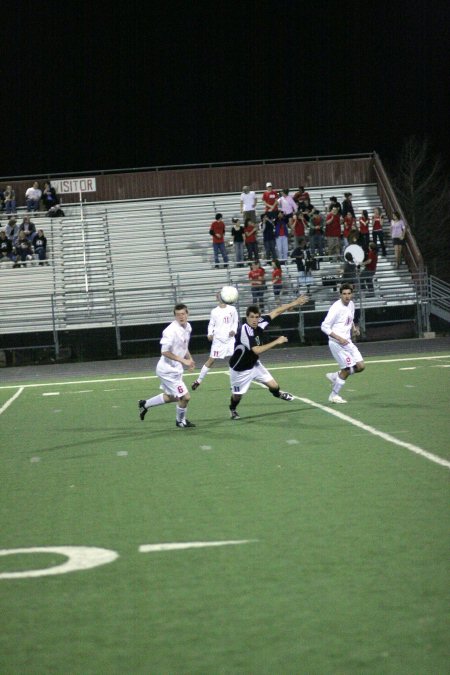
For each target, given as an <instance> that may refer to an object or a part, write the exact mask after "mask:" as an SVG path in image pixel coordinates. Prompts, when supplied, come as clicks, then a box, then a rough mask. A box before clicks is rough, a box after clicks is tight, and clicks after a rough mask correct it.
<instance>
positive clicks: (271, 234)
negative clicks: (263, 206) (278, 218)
mask: <svg viewBox="0 0 450 675" xmlns="http://www.w3.org/2000/svg"><path fill="white" fill-rule="evenodd" d="M261 226H262V231H263V243H264V250H265V252H266V260H267V262H268V263H271V262H272V260H274V259H275V258H276V257H277V247H276V240H275V224H274V222H273V220H272V218H271V217H270V215H269V213H263V214H262V215H261Z"/></svg>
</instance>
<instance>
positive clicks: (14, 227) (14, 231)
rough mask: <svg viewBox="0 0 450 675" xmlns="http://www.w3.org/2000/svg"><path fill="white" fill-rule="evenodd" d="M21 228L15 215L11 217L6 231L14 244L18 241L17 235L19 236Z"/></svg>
mask: <svg viewBox="0 0 450 675" xmlns="http://www.w3.org/2000/svg"><path fill="white" fill-rule="evenodd" d="M19 230H20V228H19V226H18V224H17V220H16V218H14V217H12V218H10V219H9V220H8V223H7V225H6V228H5V232H6V236H7V237H8V239H9V240H10V242H11V243H12V245H13V246H14V244H15V243H16V239H17V237H18V236H19Z"/></svg>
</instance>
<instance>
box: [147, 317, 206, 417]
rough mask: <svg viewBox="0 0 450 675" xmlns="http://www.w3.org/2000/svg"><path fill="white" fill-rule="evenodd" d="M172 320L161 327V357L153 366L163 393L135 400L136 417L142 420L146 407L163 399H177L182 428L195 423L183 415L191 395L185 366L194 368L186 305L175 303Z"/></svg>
mask: <svg viewBox="0 0 450 675" xmlns="http://www.w3.org/2000/svg"><path fill="white" fill-rule="evenodd" d="M173 313H174V315H175V320H174V321H172V323H171V324H169V325H168V326H167V328H165V329H164V330H163V333H162V337H161V340H160V344H161V358H160V359H159V361H158V364H157V366H156V374H157V375H158V377H159V379H160V382H161V385H160V389H162V390H163V393H162V394H158V395H157V396H153V397H152V398H149V399H148V400H145V399H141V400H140V401H139V403H138V407H139V417H140V418H141V420H142V421H144V417H145V416H146V414H147V412H148V410H149V408H153V407H155V406H157V405H163V404H164V403H176V420H175V424H176V426H177V427H180V428H181V429H187V428H190V427H195V424H192V422H189V420H188V419H186V411H187V406H188V403H189V400H190V398H191V396H190V394H189V391H188V389H187V387H186V385H185V384H184V382H183V372H184V366H186V368H188V369H189V370H194V366H195V362H194V360H193V358H192V356H191V355H190V353H189V338H190V337H191V332H192V327H191V324H190V323H189V322H188V308H187V307H186V305H182V304H179V305H175V308H174V311H173Z"/></svg>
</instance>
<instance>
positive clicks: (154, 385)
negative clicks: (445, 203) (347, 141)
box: [0, 353, 450, 675]
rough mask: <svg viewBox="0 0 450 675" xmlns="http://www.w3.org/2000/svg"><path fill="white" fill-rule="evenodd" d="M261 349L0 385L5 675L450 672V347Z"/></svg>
mask: <svg viewBox="0 0 450 675" xmlns="http://www.w3.org/2000/svg"><path fill="white" fill-rule="evenodd" d="M263 361H264V363H265V365H266V366H268V367H269V369H270V370H271V372H272V374H273V375H274V377H275V378H276V379H277V380H278V381H279V383H280V385H281V388H282V389H284V390H287V391H290V392H291V393H293V394H294V395H295V399H294V401H292V402H285V401H280V400H278V399H275V398H273V397H272V396H271V395H270V394H269V393H268V392H267V390H265V389H263V388H260V387H258V386H255V385H253V386H252V388H251V390H250V391H249V393H248V394H247V395H246V396H245V397H244V398H243V400H242V402H241V404H240V406H239V414H240V415H241V416H242V419H241V420H239V421H231V420H230V419H229V411H228V403H229V381H228V374H227V372H226V369H225V368H217V369H216V370H214V369H213V370H212V371H211V373H210V374H209V375H208V376H207V378H206V379H205V380H204V382H203V384H202V386H201V387H200V388H199V389H198V390H197V391H196V392H195V393H193V394H192V400H191V402H190V405H189V414H188V417H189V419H191V420H192V421H193V422H195V423H196V425H197V427H196V428H195V429H186V430H182V429H178V428H176V427H175V407H174V406H173V405H165V406H160V407H157V408H153V409H151V410H150V411H149V413H148V414H147V416H146V418H145V420H144V422H141V421H140V420H139V417H138V412H137V401H138V399H140V398H145V397H149V396H151V395H153V394H155V393H157V392H158V386H159V381H158V380H157V379H156V378H155V377H154V376H153V374H152V371H151V370H149V371H148V372H147V371H144V372H141V373H138V374H136V373H132V372H130V373H129V374H128V375H120V376H117V375H111V376H104V375H102V376H101V377H99V376H98V375H97V376H96V375H95V371H93V372H92V376H91V377H82V378H59V379H57V380H55V381H53V382H51V381H46V382H40V381H38V382H36V381H33V382H24V383H22V382H21V383H18V384H17V385H15V384H9V385H7V386H0V429H1V467H2V473H1V475H2V490H1V497H0V504H1V514H2V519H1V520H2V527H1V540H0V548H1V551H0V598H1V599H0V609H1V627H2V630H1V635H0V673H2V675H10V674H11V675H12V674H14V675H16V674H18V673H33V675H34V674H39V673H71V674H72V673H74V674H75V673H76V674H83V675H84V674H90V673H92V674H94V673H96V674H106V673H142V674H144V673H147V674H148V673H152V674H153V673H158V674H159V673H165V674H167V673H177V674H178V673H195V674H199V675H200V674H202V675H203V674H209V673H211V674H214V673H243V674H244V673H246V674H249V673H252V674H253V673H255V674H256V673H267V674H268V673H289V674H292V673H302V674H303V673H305V674H317V673H318V674H322V673H324V674H328V673H332V674H335V673H338V674H345V675H348V674H353V673H355V674H361V673H374V674H375V673H377V674H379V673H383V674H385V673H392V674H394V673H395V674H396V675H397V674H399V673H400V674H402V673H405V674H406V673H408V674H411V673H417V674H420V675H424V674H428V673H429V674H430V675H438V674H439V675H441V674H443V673H448V672H449V666H448V663H449V654H448V638H449V621H448V615H449V611H448V610H449V593H448V571H449V565H448V543H449V521H448V498H449V489H448V480H449V468H450V444H449V430H450V422H449V409H450V408H449V375H450V354H447V353H433V354H432V355H429V356H424V354H423V353H421V354H408V355H405V354H401V355H398V356H396V355H389V357H385V358H368V359H366V370H365V372H364V373H363V374H361V375H358V376H354V377H351V378H350V379H349V380H348V382H347V384H346V386H345V388H344V390H343V392H342V394H343V395H344V396H345V398H346V399H347V400H348V403H347V404H346V405H340V406H333V405H332V404H329V403H328V400H327V398H328V393H329V382H328V381H327V379H326V378H325V373H326V372H327V371H329V370H335V367H334V365H333V364H332V361H331V360H330V358H328V359H327V360H322V361H316V362H313V363H311V362H304V361H296V362H294V361H289V363H283V362H277V363H274V362H272V363H271V360H270V358H269V356H267V358H263ZM196 372H197V371H196ZM193 379H194V375H186V378H185V381H186V383H187V384H188V385H190V384H191V383H192V381H193ZM344 392H345V393H344Z"/></svg>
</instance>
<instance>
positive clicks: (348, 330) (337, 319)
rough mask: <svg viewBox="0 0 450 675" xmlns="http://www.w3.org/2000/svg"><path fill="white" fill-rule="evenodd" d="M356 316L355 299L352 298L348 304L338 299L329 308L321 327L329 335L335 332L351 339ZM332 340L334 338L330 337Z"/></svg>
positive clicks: (346, 338)
mask: <svg viewBox="0 0 450 675" xmlns="http://www.w3.org/2000/svg"><path fill="white" fill-rule="evenodd" d="M354 317H355V303H354V302H353V300H350V302H349V303H348V305H344V303H343V302H342V300H336V302H334V303H333V304H332V305H331V307H330V309H329V310H328V314H327V315H326V317H325V319H324V320H323V321H322V324H321V326H320V328H321V329H322V331H323V332H324V333H326V335H328V336H329V335H330V333H335V334H336V335H339V337H342V338H344V339H345V340H350V341H351V339H352V326H353V319H354ZM330 340H333V338H330Z"/></svg>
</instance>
